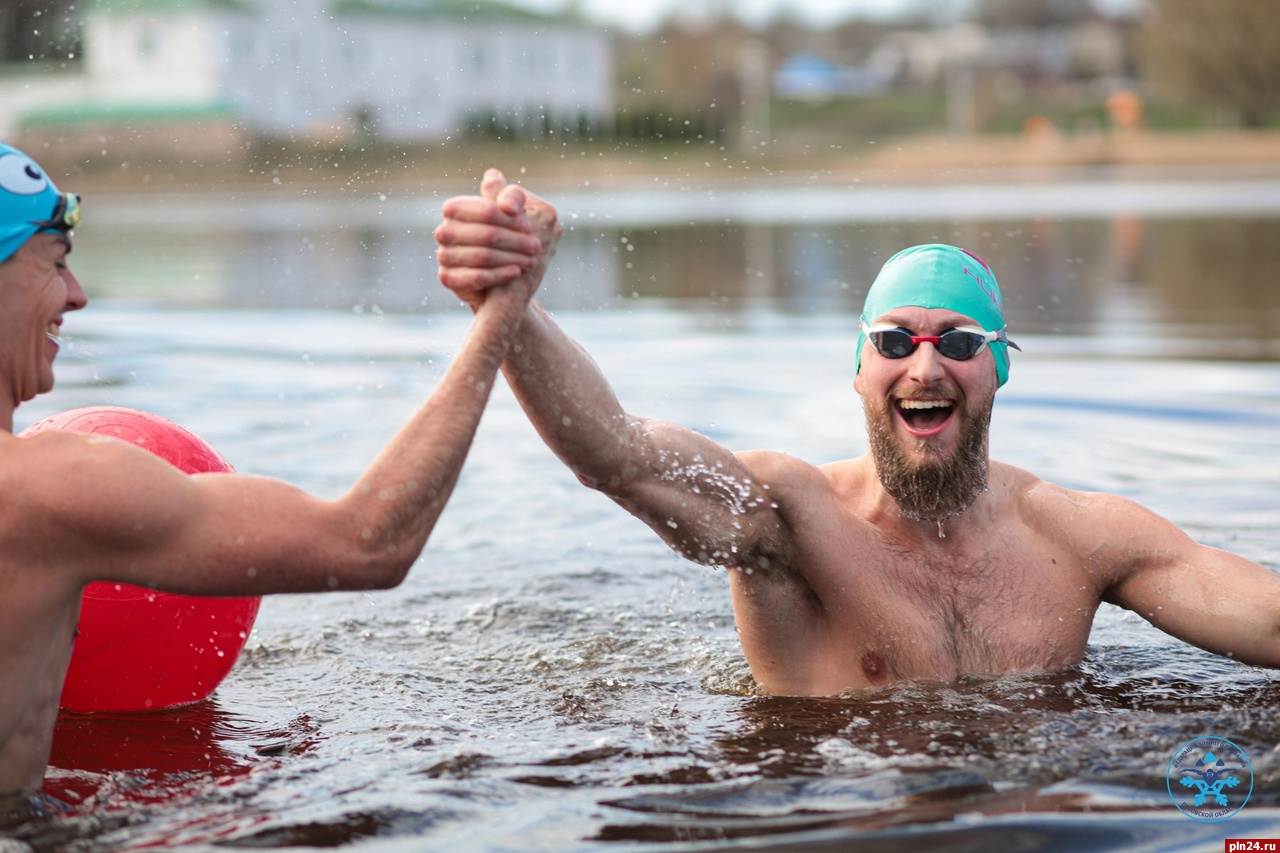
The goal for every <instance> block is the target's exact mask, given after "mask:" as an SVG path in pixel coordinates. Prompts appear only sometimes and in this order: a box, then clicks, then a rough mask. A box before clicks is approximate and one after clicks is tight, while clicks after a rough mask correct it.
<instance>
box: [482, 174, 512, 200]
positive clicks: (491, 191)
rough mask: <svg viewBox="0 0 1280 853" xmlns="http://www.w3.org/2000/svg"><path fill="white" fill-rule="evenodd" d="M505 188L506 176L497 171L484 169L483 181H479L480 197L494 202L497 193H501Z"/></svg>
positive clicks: (496, 198)
mask: <svg viewBox="0 0 1280 853" xmlns="http://www.w3.org/2000/svg"><path fill="white" fill-rule="evenodd" d="M506 186H507V176H506V175H504V174H502V172H501V171H499V170H497V169H485V171H484V179H483V180H481V181H480V195H482V196H484V197H485V198H486V199H487V200H489V201H493V202H496V201H497V200H498V193H500V192H502V190H503V189H505V188H506Z"/></svg>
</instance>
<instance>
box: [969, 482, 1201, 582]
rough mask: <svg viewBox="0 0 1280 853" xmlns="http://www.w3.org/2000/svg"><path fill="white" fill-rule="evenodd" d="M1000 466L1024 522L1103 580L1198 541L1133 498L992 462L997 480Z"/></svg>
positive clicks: (1117, 575)
mask: <svg viewBox="0 0 1280 853" xmlns="http://www.w3.org/2000/svg"><path fill="white" fill-rule="evenodd" d="M997 466H998V467H997ZM997 471H998V472H999V474H998V476H999V477H1000V479H1001V481H1003V482H1005V483H1007V484H1008V486H1007V488H1008V490H1009V491H1008V499H1009V500H1010V501H1012V503H1013V505H1014V506H1015V507H1016V512H1017V513H1018V517H1019V518H1020V519H1021V520H1022V522H1023V523H1024V524H1025V525H1027V527H1028V528H1030V529H1031V531H1032V532H1033V533H1034V534H1036V535H1038V536H1040V537H1042V538H1043V539H1044V540H1045V541H1047V542H1051V543H1052V544H1054V545H1055V546H1056V547H1057V548H1060V549H1062V550H1064V551H1067V552H1069V553H1072V554H1075V555H1076V556H1078V557H1079V558H1081V559H1082V560H1083V561H1084V562H1085V563H1086V565H1087V567H1088V568H1089V570H1090V571H1091V572H1092V573H1094V574H1096V575H1097V576H1098V579H1099V580H1100V581H1102V582H1103V583H1105V584H1111V583H1115V582H1117V581H1118V580H1121V579H1122V578H1123V577H1125V576H1126V575H1128V574H1129V573H1130V572H1132V571H1133V570H1135V569H1136V568H1138V567H1140V566H1141V565H1143V564H1144V562H1146V561H1148V560H1149V559H1150V558H1151V555H1153V554H1158V553H1170V552H1173V551H1178V550H1181V549H1184V548H1188V547H1193V545H1194V543H1192V541H1191V539H1190V537H1188V536H1187V534H1186V533H1185V532H1183V531H1182V530H1181V529H1180V528H1179V527H1178V526H1177V525H1175V524H1173V523H1172V522H1171V521H1169V520H1168V519H1166V518H1164V517H1163V516H1161V515H1159V514H1158V513H1156V512H1154V511H1152V510H1150V509H1148V508H1147V507H1144V506H1143V505H1142V504H1139V503H1138V502H1136V501H1134V500H1131V499H1129V498H1126V497H1122V496H1120V495H1115V494H1110V493H1107V492H1090V491H1081V490H1078V489H1069V488H1066V487H1065V486H1060V485H1057V484H1055V483H1050V482H1047V481H1045V480H1041V479H1040V478H1038V477H1036V476H1035V475H1033V474H1030V473H1028V472H1026V471H1023V470H1021V469H1019V468H1015V467H1013V466H1010V465H1001V464H999V463H992V474H993V481H994V480H995V478H996V476H997V473H996V472H997Z"/></svg>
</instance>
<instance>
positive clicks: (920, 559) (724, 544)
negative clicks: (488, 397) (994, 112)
mask: <svg viewBox="0 0 1280 853" xmlns="http://www.w3.org/2000/svg"><path fill="white" fill-rule="evenodd" d="M505 191H507V189H506V183H505V179H504V178H503V177H502V175H501V174H500V173H498V172H496V171H492V170H491V171H490V172H489V173H487V174H486V178H485V181H484V184H483V185H482V188H481V195H480V196H468V197H459V198H454V199H450V200H449V201H448V202H446V203H445V206H444V221H443V222H442V223H441V225H440V226H439V227H438V228H437V229H436V238H437V241H438V242H439V244H440V249H439V251H438V257H439V259H440V278H441V281H442V282H443V283H444V284H445V285H446V286H447V287H449V288H450V289H451V290H452V291H453V292H454V293H455V294H457V295H458V296H459V297H460V298H461V299H463V300H464V301H466V302H468V303H469V304H471V305H472V306H475V307H480V306H482V305H483V302H484V298H485V295H486V294H487V293H488V292H489V289H490V288H492V287H497V286H503V285H505V284H507V283H509V282H511V281H528V280H531V279H535V278H536V277H537V276H539V275H541V273H542V271H543V270H544V269H545V262H544V261H545V259H539V261H540V262H539V263H538V264H537V265H536V268H535V267H534V266H533V262H534V259H533V258H532V257H531V256H530V255H529V254H528V253H527V250H526V249H524V248H523V247H524V246H525V245H527V232H526V231H525V230H524V229H525V227H526V225H525V223H523V222H522V223H521V225H520V226H519V227H512V226H511V225H510V224H508V223H507V221H506V218H505V214H504V212H503V210H502V209H501V208H500V207H499V206H498V205H497V204H496V203H495V201H496V200H497V199H499V198H500V194H501V193H503V192H505ZM526 210H527V212H528V218H529V225H528V227H532V228H533V232H534V233H535V234H538V235H540V236H541V237H542V238H543V244H544V245H546V246H550V245H552V244H553V242H554V237H555V234H556V231H557V229H558V226H557V225H556V224H555V211H554V209H552V208H550V207H549V206H548V205H546V203H545V202H543V201H541V200H540V199H537V198H536V197H533V196H528V206H527V208H526ZM531 269H533V270H534V271H533V272H529V270H531ZM861 328H862V334H861V337H860V340H859V352H858V364H857V365H856V366H855V368H854V370H855V378H854V388H855V389H856V390H857V392H858V393H859V394H860V395H861V396H862V400H863V406H864V409H865V411H866V418H867V429H868V432H869V434H870V448H871V452H870V453H869V454H868V455H866V456H862V457H859V458H856V459H847V460H843V461H839V462H833V463H830V464H826V465H821V466H814V465H810V464H809V463H807V462H804V461H802V460H800V459H796V458H794V457H792V456H787V455H785V454H781V453H774V452H769V451H761V450H755V451H747V452H741V453H733V452H730V451H729V450H727V449H725V448H724V447H721V446H719V445H717V444H716V443H714V442H712V441H711V440H709V439H708V438H706V437H705V436H702V435H699V434H698V433H696V432H693V431H691V430H688V429H686V428H684V427H681V426H678V425H676V424H671V423H665V422H660V421H654V420H649V419H646V418H643V417H640V416H637V415H632V414H629V413H627V412H626V411H624V410H623V408H622V407H621V405H620V404H619V402H618V400H617V399H616V397H615V395H614V393H613V391H612V390H611V389H610V388H609V385H608V383H607V382H606V380H605V378H604V377H603V376H602V375H601V373H600V371H599V370H598V369H597V368H596V366H595V364H594V363H593V362H592V361H591V359H590V357H589V356H588V355H587V354H586V353H585V352H584V351H583V350H582V349H581V348H580V347H579V346H578V345H577V344H576V343H575V342H574V341H572V340H571V339H570V338H569V337H568V336H566V335H565V333H564V332H563V331H561V330H560V329H559V327H557V326H556V324H555V323H554V322H553V321H552V320H551V318H550V317H549V316H548V315H547V313H546V312H545V311H544V310H542V309H541V307H539V306H538V305H537V303H536V302H531V303H530V304H529V305H528V306H527V307H526V309H525V316H524V319H523V321H522V323H521V325H520V331H519V334H518V336H517V338H516V341H515V344H514V345H513V346H512V348H511V351H510V354H509V355H508V357H507V361H506V363H505V364H504V366H503V371H504V373H505V375H506V376H507V379H508V381H509V382H510V384H511V386H512V387H513V388H514V390H515V392H516V395H517V396H518V398H519V399H520V402H521V404H522V405H523V406H524V409H525V411H526V412H527V414H528V415H529V417H530V419H531V420H532V421H533V423H534V425H535V426H536V427H537V429H538V431H539V433H540V434H541V435H542V437H543V438H544V440H545V441H546V442H547V444H548V445H550V447H551V448H552V450H554V451H555V453H556V454H557V455H558V456H559V457H560V458H561V459H562V460H563V461H564V462H565V463H566V464H567V465H568V466H569V467H570V468H571V469H572V470H573V471H574V473H575V474H577V476H578V478H579V479H580V480H581V481H582V482H583V483H584V484H585V485H587V486H590V487H592V488H595V489H598V490H600V491H602V492H604V493H605V494H607V495H608V496H609V497H611V498H612V499H613V500H614V501H616V502H617V503H618V504H620V505H621V506H622V507H624V508H625V509H627V510H628V511H629V512H631V513H632V514H633V515H635V516H637V517H638V518H640V519H641V520H642V521H644V522H645V523H647V524H648V525H649V526H650V527H651V528H653V530H654V531H655V532H657V533H658V535H659V536H661V537H662V538H663V539H664V540H665V541H666V542H667V543H668V544H669V545H670V546H671V547H672V548H674V549H675V550H676V551H678V552H679V553H680V554H682V555H684V556H685V557H687V558H689V559H691V560H694V561H696V562H699V563H704V564H710V565H720V566H724V567H726V568H727V569H728V575H729V585H730V590H731V594H732V597H733V604H734V611H735V617H736V622H737V627H738V633H739V637H740V640H741V643H742V648H743V651H744V652H745V654H746V658H747V661H748V663H749V664H750V666H751V670H752V673H753V674H754V676H755V678H756V680H757V681H758V682H759V683H760V685H761V686H762V687H763V688H764V689H765V690H767V691H769V692H770V693H774V694H791V695H825V694H833V693H838V692H840V691H843V690H848V689H856V688H864V687H872V686H877V685H883V684H886V683H889V682H892V681H895V680H901V679H928V680H941V681H950V680H953V679H955V678H956V677H958V676H960V675H963V674H969V673H972V674H988V675H995V674H1001V673H1013V672H1022V673H1025V672H1044V671H1053V670H1061V669H1064V668H1067V667H1071V666H1074V665H1075V664H1077V663H1079V662H1080V660H1081V659H1082V657H1083V656H1084V652H1085V644H1086V642H1087V641H1088V638H1089V631H1090V627H1091V625H1092V622H1093V617H1094V613H1095V611H1096V610H1097V608H1098V605H1099V603H1101V602H1103V601H1109V602H1112V603H1115V604H1117V605H1119V606H1121V607H1125V608H1128V609H1130V610H1133V611H1134V612H1136V613H1138V614H1140V615H1141V616H1142V617H1143V618H1145V619H1147V620H1149V621H1150V622H1152V623H1153V624H1154V625H1156V626H1157V627H1159V628H1161V629H1163V630H1164V631H1166V632H1168V633H1169V634H1172V635H1174V636H1176V637H1179V638H1181V639H1183V640H1185V641H1187V642H1189V643H1193V644H1195V645H1197V646H1200V647H1202V648H1205V649H1208V650H1210V651H1213V652H1216V653H1218V654H1221V655H1228V656H1231V657H1234V658H1236V659H1238V660H1241V661H1244V662H1246V663H1251V664H1256V665H1261V666H1270V667H1277V666H1280V577H1277V576H1276V575H1275V574H1273V573H1272V572H1270V571H1268V570H1267V569H1265V568H1263V567H1261V566H1259V565H1257V564H1254V563H1251V562H1249V561H1248V560H1245V559H1243V558H1241V557H1238V556H1235V555H1233V554H1230V553H1227V552H1225V551H1221V550H1218V549H1215V548H1210V547H1207V546H1204V545H1200V544H1197V543H1195V542H1193V541H1192V540H1191V539H1190V538H1189V537H1188V536H1187V535H1186V534H1185V533H1184V532H1183V531H1181V530H1180V529H1179V528H1178V527H1176V526H1175V525H1173V524H1172V523H1170V522H1169V521H1167V520H1165V519H1163V518H1161V517H1159V516H1158V515H1156V514H1154V513H1152V512H1150V511H1149V510H1147V509H1144V508H1143V507H1141V506H1139V505H1137V504H1135V503H1133V502H1131V501H1129V500H1126V499H1124V498H1121V497H1117V496H1114V495H1107V494H1093V493H1084V492H1077V491H1072V490H1070V489H1065V488H1062V487H1060V486H1056V485H1053V484H1050V483H1046V482H1043V481H1041V480H1039V479H1038V478H1036V477H1035V476H1034V475H1032V474H1030V473H1028V472H1027V471H1024V470H1021V469H1019V468H1015V467H1013V466H1011V465H1006V464H1004V463H1001V462H996V461H992V460H990V459H989V457H988V448H987V438H988V423H989V419H990V415H991V407H992V403H993V401H994V399H995V394H996V391H997V389H998V388H999V387H1000V386H1001V385H1003V384H1004V382H1005V380H1006V379H1007V378H1008V374H1009V353H1008V348H1009V347H1010V346H1012V343H1011V342H1010V341H1009V339H1008V336H1007V333H1006V331H1005V323H1004V316H1003V307H1002V302H1001V294H1000V290H999V287H998V285H997V283H996V278H995V275H994V274H993V273H992V271H991V270H990V269H988V268H987V266H986V264H984V263H983V262H982V261H981V260H979V259H978V258H977V257H976V256H974V255H972V254H969V253H968V252H965V251H963V250H961V249H958V248H955V247H952V246H944V245H930V246H917V247H913V248H910V249H906V250H904V251H903V252H901V253H899V254H898V255H896V256H895V257H893V258H891V259H890V260H889V261H888V262H887V263H886V264H885V265H884V268H883V269H882V271H881V272H880V275H879V276H878V277H877V279H876V281H875V282H874V283H873V285H872V286H871V288H870V290H869V292H868V294H867V299H866V305H865V309H864V313H863V316H862V327H861Z"/></svg>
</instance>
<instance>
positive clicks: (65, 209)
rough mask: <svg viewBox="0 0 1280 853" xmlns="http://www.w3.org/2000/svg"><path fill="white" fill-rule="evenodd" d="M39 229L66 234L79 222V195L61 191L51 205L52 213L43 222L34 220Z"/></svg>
mask: <svg viewBox="0 0 1280 853" xmlns="http://www.w3.org/2000/svg"><path fill="white" fill-rule="evenodd" d="M33 224H34V225H37V226H39V228H40V230H41V231H61V232H62V233H63V234H66V233H67V232H68V231H70V230H71V229H73V228H75V227H77V226H78V225H79V224H80V196H78V195H77V194H75V193H62V194H61V195H59V196H58V202H57V204H55V205H54V206H53V215H52V216H50V217H49V218H48V219H47V220H45V221H44V222H36V223H33Z"/></svg>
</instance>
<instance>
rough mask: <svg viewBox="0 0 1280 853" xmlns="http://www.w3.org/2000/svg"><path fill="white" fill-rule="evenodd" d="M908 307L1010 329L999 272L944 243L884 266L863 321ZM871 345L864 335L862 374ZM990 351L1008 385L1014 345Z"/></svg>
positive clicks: (918, 249)
mask: <svg viewBox="0 0 1280 853" xmlns="http://www.w3.org/2000/svg"><path fill="white" fill-rule="evenodd" d="M908 305H910V306H916V307H919V308H946V309H948V310H950V311H955V312H956V313H957V314H963V315H964V316H966V317H969V318H970V319H972V320H974V321H975V322H977V324H978V325H979V326H981V327H982V328H983V329H985V330H986V331H988V332H998V331H1000V330H1001V329H1003V328H1004V327H1005V322H1004V300H1003V298H1002V297H1001V296H1000V285H998V284H997V283H996V275H995V273H993V272H992V271H991V268H990V267H988V266H987V264H986V262H985V261H983V260H982V259H981V258H979V257H978V256H977V255H975V254H973V253H971V252H967V251H965V250H964V249H960V248H957V247H955V246H948V245H945V244H943V243H930V244H927V245H923V246H912V247H911V248H909V249H903V250H902V251H901V252H898V254H896V255H894V256H893V257H892V258H890V259H889V260H887V261H885V265H884V266H883V267H882V268H881V270H880V274H879V275H878V276H876V280H875V281H874V282H872V284H871V289H870V290H868V291H867V300H866V302H864V303H863V305H862V321H863V323H865V324H867V325H870V324H872V323H874V322H875V321H876V320H877V319H878V318H880V317H882V316H883V315H885V314H887V313H888V312H890V311H892V310H893V309H895V308H903V307H906V306H908ZM866 342H867V336H866V333H865V332H863V333H860V334H859V335H858V355H857V370H861V369H862V347H863V345H864V344H865V343H866ZM988 346H990V347H991V355H992V356H993V357H994V358H995V362H996V378H997V379H998V380H999V382H1000V384H1001V385H1003V384H1004V383H1005V382H1007V381H1008V380H1009V344H1008V343H1007V342H1005V341H992V342H991V343H990V344H988ZM855 372H857V371H855Z"/></svg>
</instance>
